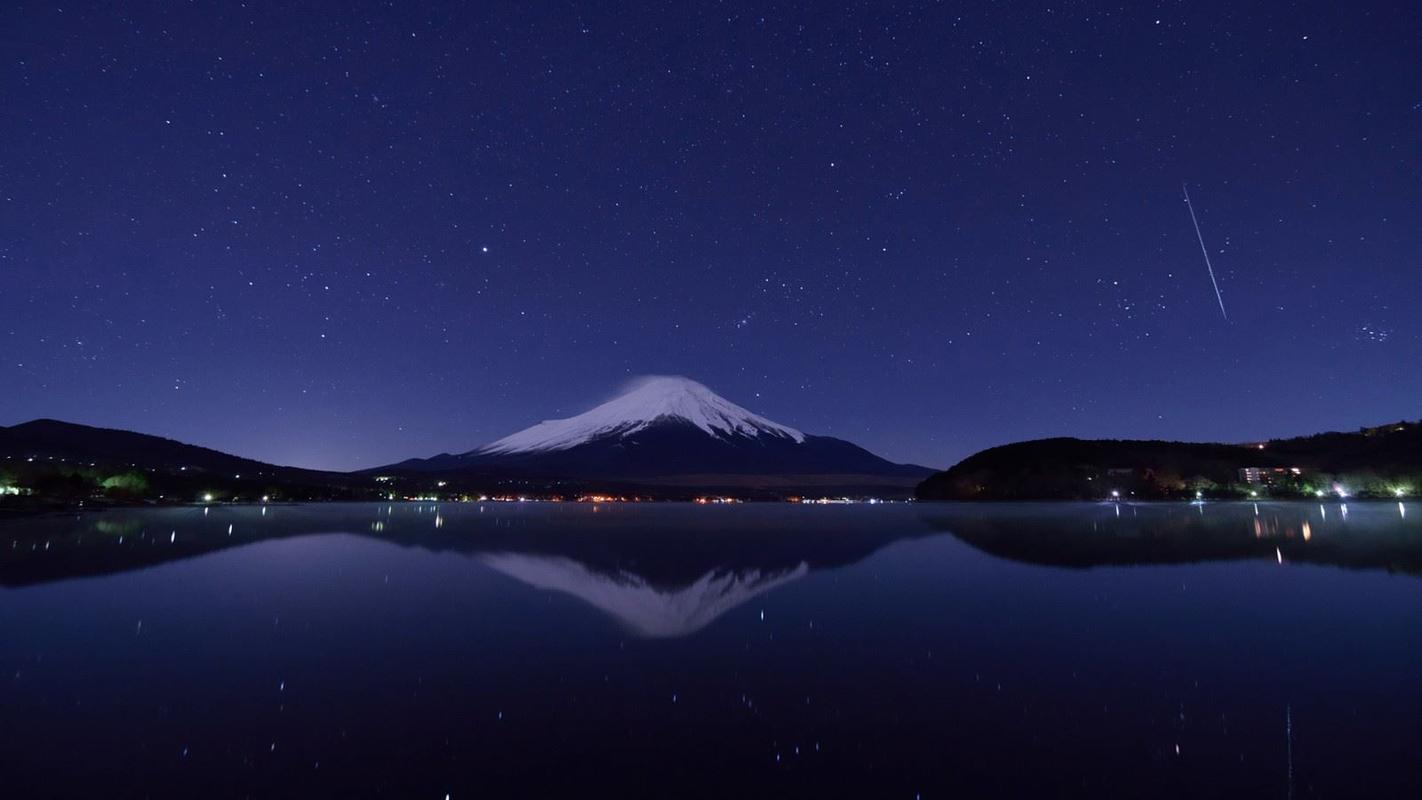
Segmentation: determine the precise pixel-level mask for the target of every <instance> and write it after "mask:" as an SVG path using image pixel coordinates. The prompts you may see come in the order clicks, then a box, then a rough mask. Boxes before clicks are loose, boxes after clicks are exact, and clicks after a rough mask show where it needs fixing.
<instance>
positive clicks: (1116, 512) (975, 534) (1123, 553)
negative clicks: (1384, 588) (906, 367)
mask: <svg viewBox="0 0 1422 800" xmlns="http://www.w3.org/2000/svg"><path fill="white" fill-rule="evenodd" d="M1408 505H1409V504H1402V503H1390V502H1368V503H1349V504H1339V503H1327V504H1314V503H1259V504H1255V503H1212V504H1206V505H1204V506H1193V505H1185V504H1141V505H1130V504H1121V505H1120V506H1119V507H1118V506H1115V505H1112V504H1090V505H1087V504H1076V505H1074V506H1072V505H1067V504H1042V505H1037V506H1031V505H1014V506H971V505H968V506H964V505H959V506H942V507H939V508H941V509H942V512H941V513H934V514H931V515H930V516H929V524H930V525H931V526H932V527H933V528H934V529H936V530H940V531H945V532H949V533H951V534H953V535H954V536H955V537H957V538H958V539H960V540H962V541H964V542H966V543H968V544H969V545H972V546H973V547H975V548H977V549H978V550H981V551H983V552H985V553H989V554H991V555H994V556H997V557H1000V558H1006V559H1011V560H1013V561H1020V562H1024V563H1029V564H1041V565H1048V566H1058V567H1076V568H1088V567H1098V566H1129V565H1148V564H1185V563H1192V562H1202V561H1225V560H1245V559H1265V560H1269V561H1276V562H1280V561H1281V562H1284V563H1303V564H1327V565H1333V566H1339V567H1348V568H1355V569H1385V570H1388V571H1390V572H1400V573H1407V574H1422V519H1419V518H1420V517H1422V507H1414V508H1410V509H1409V508H1408ZM1064 508H1076V509H1079V512H1078V513H1063V511H1062V509H1064ZM1409 513H1410V514H1411V516H1409Z"/></svg>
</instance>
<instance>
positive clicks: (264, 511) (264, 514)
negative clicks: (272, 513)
mask: <svg viewBox="0 0 1422 800" xmlns="http://www.w3.org/2000/svg"><path fill="white" fill-rule="evenodd" d="M266 515H267V507H266V506H262V516H264V517H265V516H266Z"/></svg>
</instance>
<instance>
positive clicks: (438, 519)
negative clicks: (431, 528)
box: [435, 514, 444, 528]
mask: <svg viewBox="0 0 1422 800" xmlns="http://www.w3.org/2000/svg"><path fill="white" fill-rule="evenodd" d="M435 527H436V528H443V527H444V517H441V516H440V515H439V514H435Z"/></svg>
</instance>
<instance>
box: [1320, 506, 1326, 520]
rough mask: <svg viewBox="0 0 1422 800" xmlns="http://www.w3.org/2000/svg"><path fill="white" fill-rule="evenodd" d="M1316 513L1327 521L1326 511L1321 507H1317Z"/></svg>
mask: <svg viewBox="0 0 1422 800" xmlns="http://www.w3.org/2000/svg"><path fill="white" fill-rule="evenodd" d="M1318 513H1319V514H1322V515H1323V518H1324V519H1328V509H1326V508H1324V507H1323V506H1319V507H1318Z"/></svg>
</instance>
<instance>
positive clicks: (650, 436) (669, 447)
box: [369, 377, 933, 488]
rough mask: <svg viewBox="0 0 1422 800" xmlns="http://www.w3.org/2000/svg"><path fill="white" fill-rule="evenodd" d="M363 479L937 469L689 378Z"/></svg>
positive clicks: (754, 476)
mask: <svg viewBox="0 0 1422 800" xmlns="http://www.w3.org/2000/svg"><path fill="white" fill-rule="evenodd" d="M369 472H374V473H381V474H408V473H411V472H438V473H450V474H455V475H461V474H464V475H468V474H475V475H478V474H491V473H498V474H507V475H523V476H533V475H538V476H549V475H558V476H564V477H568V478H576V479H584V480H586V479H602V480H619V481H631V482H636V483H643V484H654V485H668V486H671V485H708V486H780V487H783V486H787V485H789V484H793V483H800V484H802V485H805V486H828V485H837V486H838V485H850V484H853V485H859V486H862V487H873V486H878V487H899V488H904V487H912V485H913V484H915V483H917V482H918V481H919V480H921V479H922V478H924V477H925V476H927V475H929V474H931V473H932V472H933V471H932V470H930V469H928V468H927V467H920V466H916V465H913V464H895V463H893V462H890V461H887V460H885V459H883V458H880V457H879V456H876V455H874V454H873V453H871V452H869V451H868V450H865V449H864V448H862V447H859V446H858V445H855V444H852V443H850V442H847V441H844V440H843V439H836V438H833V437H830V436H811V435H807V434H804V433H801V432H800V431H798V430H796V429H794V428H791V427H789V426H788V425H782V424H780V423H778V422H772V421H771V420H768V419H766V418H765V417H762V416H759V415H757V414H755V413H753V412H751V411H748V410H746V409H744V408H742V407H740V406H738V405H736V404H735V403H732V402H730V401H729V400H726V399H725V398H723V397H721V396H720V395H718V394H716V393H715V392H713V391H711V390H710V389H708V388H706V387H705V386H703V385H701V384H700V383H697V382H696V381H693V380H690V379H688V378H681V377H652V378H645V379H642V380H641V381H638V382H637V383H635V384H634V385H633V386H632V387H631V388H629V389H628V390H627V391H626V392H624V393H623V394H621V395H619V396H617V397H615V398H613V399H612V400H609V401H608V402H606V403H603V404H602V405H599V406H597V407H596V408H593V409H592V410H590V411H587V412H584V413H582V414H579V415H577V416H575V417H570V418H568V419H558V420H548V421H546V422H540V423H539V424H537V425H534V426H533V427H531V428H527V429H525V430H522V431H519V432H518V433H515V434H512V435H510V436H506V437H504V438H502V439H499V440H498V441H495V442H491V443H489V444H487V445H484V446H483V447H479V448H476V449H474V450H470V451H468V452H465V453H460V454H457V455H451V454H448V453H442V454H440V455H437V456H433V457H431V458H424V459H411V460H409V461H402V462H400V463H398V464H391V465H387V466H384V467H379V468H377V469H375V470H369Z"/></svg>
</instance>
